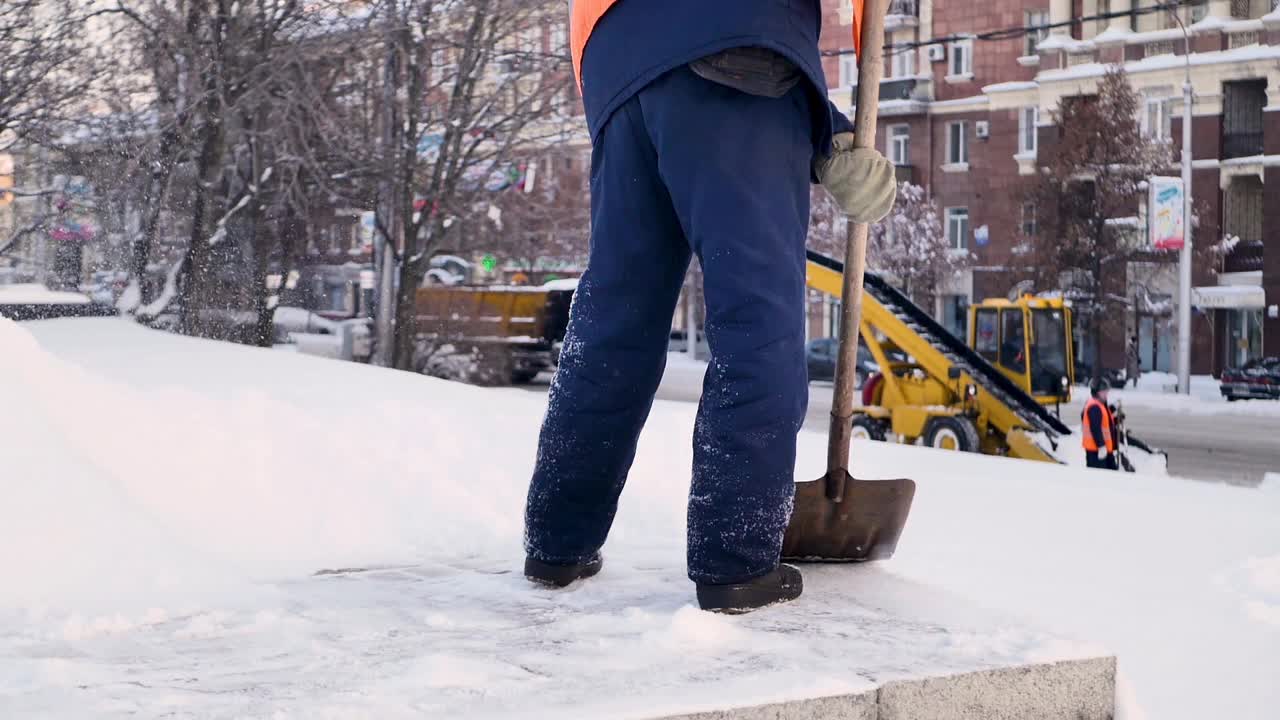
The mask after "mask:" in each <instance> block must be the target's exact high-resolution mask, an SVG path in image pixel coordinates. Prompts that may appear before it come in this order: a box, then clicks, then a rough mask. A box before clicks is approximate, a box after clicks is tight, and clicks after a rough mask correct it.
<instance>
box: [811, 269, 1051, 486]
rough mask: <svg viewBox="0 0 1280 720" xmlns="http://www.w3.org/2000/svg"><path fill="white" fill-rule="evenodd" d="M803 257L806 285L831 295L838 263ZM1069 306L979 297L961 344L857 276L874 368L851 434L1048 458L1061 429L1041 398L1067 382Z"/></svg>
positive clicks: (888, 290) (891, 292) (894, 295)
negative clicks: (971, 338)
mask: <svg viewBox="0 0 1280 720" xmlns="http://www.w3.org/2000/svg"><path fill="white" fill-rule="evenodd" d="M808 260H809V262H808V283H809V286H810V287H812V288H814V289H816V290H819V291H821V292H824V293H829V294H833V295H838V294H839V293H840V288H841V282H842V271H843V267H842V265H841V264H840V263H839V262H837V261H835V260H832V259H831V258H828V257H826V256H823V255H820V254H818V253H814V252H810V253H809V257H808ZM1041 313H1044V314H1041ZM1069 313H1070V310H1069V308H1066V307H1063V305H1062V303H1061V302H1060V301H1047V300H1037V299H1029V298H1028V299H1023V300H1020V301H1016V302H1008V301H995V302H988V303H983V304H982V305H979V306H976V307H975V308H973V311H972V315H971V321H970V325H971V328H972V329H971V333H972V334H973V335H974V337H975V338H976V341H977V342H976V347H970V346H969V345H968V344H967V343H965V342H964V341H963V340H961V339H960V338H957V337H956V336H955V335H953V334H951V333H950V332H948V331H947V330H946V329H945V328H943V327H942V325H941V324H939V323H938V322H937V321H936V320H934V319H933V317H931V316H930V315H929V314H928V313H927V312H925V311H924V310H923V309H921V308H920V307H918V306H917V305H916V304H915V303H913V302H911V300H910V299H909V298H907V297H906V296H905V295H904V294H903V293H901V292H900V291H898V290H897V289H896V288H894V287H893V286H892V285H890V284H889V283H888V282H886V281H885V280H884V279H883V278H881V277H879V276H877V275H875V274H874V273H866V275H865V279H864V296H863V307H862V324H861V328H860V332H861V336H862V341H863V342H864V343H865V344H866V346H867V349H868V350H870V352H871V355H872V357H874V358H875V360H876V363H877V364H878V365H879V366H880V369H881V371H880V372H879V373H877V374H876V375H873V376H872V377H871V378H869V379H868V381H867V382H866V383H865V384H864V385H863V388H862V403H861V404H860V405H857V406H855V408H854V416H853V419H852V423H853V435H854V437H862V438H867V439H873V440H885V439H889V438H891V437H892V438H894V439H897V440H900V441H902V442H907V443H915V442H922V443H923V444H925V445H929V446H933V447H937V448H945V449H951V450H961V451H966V452H983V453H987V454H990V455H1005V456H1009V457H1015V458H1022V459H1026V460H1040V461H1044V462H1058V459H1057V457H1056V456H1055V454H1056V450H1057V448H1058V446H1059V443H1060V442H1061V441H1062V439H1063V438H1066V437H1067V436H1070V435H1071V430H1070V428H1068V427H1067V426H1066V425H1065V424H1064V423H1063V422H1062V420H1060V419H1059V418H1058V417H1056V416H1055V415H1054V414H1053V413H1052V412H1051V411H1050V410H1049V409H1048V408H1047V407H1046V405H1050V404H1054V403H1060V402H1063V401H1064V400H1066V399H1069V393H1070V387H1071V383H1072V381H1073V380H1074V378H1073V377H1072V369H1071V362H1070V359H1071V354H1070V349H1071V344H1070V343H1071V340H1070V337H1069V336H1068V334H1069V328H1070V315H1069ZM993 319H994V322H995V323H996V324H997V328H996V331H995V333H994V335H993V334H992V333H991V332H989V331H990V323H991V322H992V321H993ZM1001 323H1007V324H1008V328H1009V332H1008V334H1007V335H1005V334H1003V333H1002V332H1000V330H1001V329H1002V328H1003V325H1001ZM993 340H994V342H995V345H994V346H992V345H991V342H992V341H993ZM1006 341H1007V345H1008V347H1007V348H1006V347H1004V346H1002V344H1001V343H1004V342H1006ZM1015 344H1016V345H1017V346H1018V347H1017V349H1016V350H1015V348H1014V347H1013V346H1014V345H1015ZM1002 353H1006V354H1004V355H1002ZM1019 357H1020V358H1021V361H1017V358H1019ZM989 358H991V359H989ZM992 360H995V361H996V363H999V366H997V364H993V362H992ZM1002 360H1008V362H1007V363H1004V362H1002ZM1058 370H1062V372H1058ZM1033 393H1034V395H1033Z"/></svg>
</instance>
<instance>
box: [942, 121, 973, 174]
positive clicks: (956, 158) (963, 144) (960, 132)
mask: <svg viewBox="0 0 1280 720" xmlns="http://www.w3.org/2000/svg"><path fill="white" fill-rule="evenodd" d="M968 124H969V123H967V122H965V121H963V120H961V121H959V122H951V123H947V162H948V163H950V164H952V165H959V164H961V163H967V162H969V138H968V134H967V132H966V131H967V130H968V127H967V126H968Z"/></svg>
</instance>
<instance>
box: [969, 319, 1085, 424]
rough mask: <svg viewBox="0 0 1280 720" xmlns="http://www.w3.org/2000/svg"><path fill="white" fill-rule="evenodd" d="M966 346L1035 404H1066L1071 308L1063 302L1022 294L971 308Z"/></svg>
mask: <svg viewBox="0 0 1280 720" xmlns="http://www.w3.org/2000/svg"><path fill="white" fill-rule="evenodd" d="M969 346H970V347H971V348H973V349H974V351H976V352H977V353H978V354H979V355H981V356H982V357H983V358H985V359H986V360H987V361H988V362H990V363H991V364H992V365H994V366H995V367H996V368H997V369H999V370H1000V372H1002V373H1004V375H1005V376H1006V377H1008V378H1009V379H1010V380H1012V381H1013V382H1014V383H1016V384H1017V385H1018V387H1020V388H1022V389H1023V390H1025V391H1026V392H1027V393H1029V394H1030V395H1031V396H1033V397H1034V398H1035V399H1036V401H1037V402H1040V403H1041V404H1044V405H1054V404H1058V403H1065V402H1068V401H1069V400H1070V399H1071V385H1072V384H1074V383H1075V366H1074V364H1073V362H1072V358H1073V357H1074V354H1073V349H1072V347H1071V308H1069V307H1067V305H1066V304H1065V303H1064V302H1063V301H1062V300H1060V299H1046V298H1037V297H1033V296H1029V295H1027V296H1023V297H1021V298H1018V299H1017V300H1004V299H996V300H984V301H983V302H981V303H979V304H976V305H973V306H971V307H970V308H969Z"/></svg>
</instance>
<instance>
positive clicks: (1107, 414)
mask: <svg viewBox="0 0 1280 720" xmlns="http://www.w3.org/2000/svg"><path fill="white" fill-rule="evenodd" d="M1095 405H1096V406H1097V407H1098V408H1100V409H1101V410H1102V443H1103V445H1105V446H1106V448H1107V452H1115V451H1116V439H1115V438H1114V437H1112V436H1111V408H1108V407H1107V404H1106V403H1104V402H1102V401H1101V400H1099V399H1098V398H1094V397H1091V398H1089V402H1087V403H1085V404H1084V412H1082V413H1081V414H1080V419H1081V420H1083V421H1084V422H1083V423H1082V425H1083V427H1082V428H1081V433H1082V434H1083V435H1084V441H1083V442H1084V449H1085V450H1086V451H1088V452H1098V447H1099V445H1098V438H1095V437H1094V436H1093V429H1092V428H1091V427H1089V408H1091V407H1094V406H1095Z"/></svg>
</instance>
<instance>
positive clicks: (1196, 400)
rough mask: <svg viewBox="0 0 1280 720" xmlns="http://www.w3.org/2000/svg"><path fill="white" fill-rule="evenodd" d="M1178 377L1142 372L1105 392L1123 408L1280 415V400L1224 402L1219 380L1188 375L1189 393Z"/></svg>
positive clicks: (1082, 389) (1085, 394)
mask: <svg viewBox="0 0 1280 720" xmlns="http://www.w3.org/2000/svg"><path fill="white" fill-rule="evenodd" d="M1177 387H1178V378H1177V376H1175V375H1172V374H1170V373H1164V372H1151V373H1143V374H1142V375H1141V376H1140V377H1139V378H1138V387H1137V388H1136V389H1135V388H1132V387H1131V388H1128V389H1125V388H1112V390H1111V392H1110V394H1109V395H1108V400H1109V401H1110V402H1111V403H1113V404H1114V403H1116V402H1119V403H1121V404H1122V405H1123V406H1125V407H1142V408H1150V409H1153V410H1167V411H1168V412H1170V413H1178V414H1188V415H1246V416H1253V417H1280V402H1276V401H1274V400H1237V401H1236V402H1227V400H1226V398H1224V397H1223V396H1222V392H1221V389H1220V388H1221V383H1219V382H1218V381H1217V380H1216V379H1214V378H1212V377H1209V376H1208V375H1193V376H1191V393H1190V394H1189V395H1182V394H1180V393H1178V392H1176V391H1177ZM1077 393H1078V396H1079V397H1088V396H1089V390H1088V388H1086V387H1080V388H1077Z"/></svg>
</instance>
